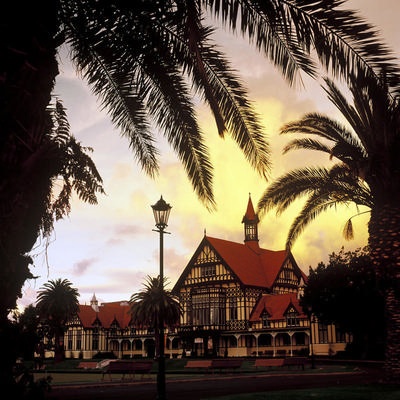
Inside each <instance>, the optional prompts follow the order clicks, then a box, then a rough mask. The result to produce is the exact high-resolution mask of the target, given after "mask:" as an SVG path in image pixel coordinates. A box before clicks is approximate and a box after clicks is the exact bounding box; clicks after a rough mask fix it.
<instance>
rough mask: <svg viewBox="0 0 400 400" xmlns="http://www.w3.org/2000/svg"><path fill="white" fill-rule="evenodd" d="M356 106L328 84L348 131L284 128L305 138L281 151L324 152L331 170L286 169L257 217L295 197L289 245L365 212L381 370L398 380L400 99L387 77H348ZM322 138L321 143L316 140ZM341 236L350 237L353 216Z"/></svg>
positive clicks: (315, 123) (336, 126)
mask: <svg viewBox="0 0 400 400" xmlns="http://www.w3.org/2000/svg"><path fill="white" fill-rule="evenodd" d="M351 82H352V83H351V84H350V85H349V89H350V92H351V94H352V98H353V104H351V103H350V102H348V100H347V99H346V96H345V95H344V94H342V93H341V92H340V90H339V89H338V87H337V86H336V85H335V84H334V83H333V82H332V81H331V80H329V79H326V88H325V90H326V92H327V94H328V97H329V99H330V100H331V101H332V102H333V104H334V105H335V106H336V107H337V108H338V110H339V111H340V112H341V113H342V114H343V116H344V117H345V118H346V120H347V121H348V123H349V127H347V126H344V125H343V124H340V123H338V122H336V121H334V120H332V119H331V118H329V117H327V116H323V115H320V114H317V113H310V114H307V115H305V116H304V117H303V118H302V119H300V120H299V121H295V122H292V123H289V124H287V125H286V126H284V127H283V128H282V130H281V132H282V133H283V134H298V133H300V134H302V135H303V134H306V135H307V136H306V137H302V138H299V139H294V140H293V141H291V142H290V143H289V144H288V145H287V146H286V147H285V149H284V152H287V151H290V150H293V149H307V150H315V151H321V152H324V153H327V154H328V155H329V157H330V158H331V160H332V162H333V165H332V167H330V168H319V167H307V168H303V169H298V170H295V171H291V172H288V173H287V174H285V175H283V176H281V177H280V178H278V179H277V180H276V181H275V182H273V184H271V185H270V186H269V187H268V188H267V189H266V190H265V192H264V193H263V195H262V197H261V198H260V200H259V202H258V208H259V210H260V215H262V214H263V213H265V212H266V211H268V210H270V209H273V208H275V209H276V210H277V213H282V212H284V211H285V210H286V209H287V208H288V206H289V205H290V204H292V203H293V201H295V200H296V199H299V198H304V197H305V198H306V201H305V204H304V206H303V208H302V210H301V211H300V213H299V215H298V216H297V218H296V219H295V220H294V222H293V224H292V225H291V227H290V230H289V234H288V239H287V246H288V247H290V246H291V245H292V244H293V242H294V241H295V240H296V239H297V238H298V236H299V235H300V233H301V232H302V231H303V230H304V228H305V227H306V226H307V224H308V223H309V222H311V221H312V220H314V219H315V218H316V217H317V216H318V215H320V214H321V213H322V212H323V211H326V210H328V209H331V208H332V207H336V206H337V205H340V204H348V203H355V204H356V205H357V206H364V207H367V208H368V210H369V212H370V220H369V223H368V233H369V239H368V245H369V248H370V256H371V259H372V262H373V265H374V267H375V269H376V272H377V275H378V278H379V282H380V285H381V289H382V291H383V294H384V298H385V323H386V349H385V371H386V377H387V380H388V381H391V382H400V370H399V369H398V367H397V366H398V360H399V359H400V346H399V343H400V246H399V243H400V159H399V157H398V155H399V154H400V101H399V100H400V98H399V94H397V93H395V91H391V89H392V88H391V86H390V85H389V83H387V84H384V82H385V79H384V77H383V78H382V79H381V80H380V81H378V80H376V79H373V78H371V77H369V78H368V77H363V76H362V75H359V76H353V77H352V81H351ZM319 139H322V140H319ZM344 233H345V236H347V237H351V236H352V225H351V219H350V220H349V221H347V223H346V228H345V232H344Z"/></svg>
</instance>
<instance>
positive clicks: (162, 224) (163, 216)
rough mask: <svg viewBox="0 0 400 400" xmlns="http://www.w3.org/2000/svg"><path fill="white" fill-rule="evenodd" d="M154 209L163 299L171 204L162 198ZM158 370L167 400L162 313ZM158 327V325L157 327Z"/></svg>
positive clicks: (159, 388) (162, 394)
mask: <svg viewBox="0 0 400 400" xmlns="http://www.w3.org/2000/svg"><path fill="white" fill-rule="evenodd" d="M151 207H152V209H153V214H154V219H155V221H156V227H157V229H153V230H154V231H155V232H159V233H160V289H161V299H162V297H163V296H162V294H163V292H164V233H168V232H165V228H166V227H167V226H168V218H169V213H170V211H171V208H172V207H171V206H170V205H169V204H168V203H166V202H165V200H164V199H163V198H162V196H161V198H160V200H158V201H157V203H156V204H154V205H153V206H151ZM158 323H159V326H158V332H159V338H158V371H157V399H158V400H165V399H166V394H165V355H164V315H163V313H162V310H161V313H160V315H159V316H158ZM156 329H157V327H156Z"/></svg>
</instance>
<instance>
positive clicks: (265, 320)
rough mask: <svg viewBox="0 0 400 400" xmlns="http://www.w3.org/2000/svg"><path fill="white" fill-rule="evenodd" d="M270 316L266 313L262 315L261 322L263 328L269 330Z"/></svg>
mask: <svg viewBox="0 0 400 400" xmlns="http://www.w3.org/2000/svg"><path fill="white" fill-rule="evenodd" d="M268 318H269V315H268V313H266V312H264V313H263V314H262V315H261V322H262V327H263V328H269V326H270V325H269V319H268Z"/></svg>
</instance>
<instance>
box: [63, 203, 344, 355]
mask: <svg viewBox="0 0 400 400" xmlns="http://www.w3.org/2000/svg"><path fill="white" fill-rule="evenodd" d="M242 223H243V226H244V242H243V243H236V242H231V241H228V240H223V239H219V238H214V237H210V236H207V235H206V234H204V237H203V239H202V240H201V242H200V244H199V246H198V247H197V249H196V250H195V252H194V254H193V256H192V258H191V259H190V261H189V262H188V264H187V266H186V267H185V269H184V270H183V272H182V274H181V276H180V277H179V279H178V280H177V282H176V284H175V286H174V287H173V289H172V293H173V294H174V295H176V296H177V297H178V298H179V302H180V304H181V306H182V310H183V313H182V316H181V320H180V323H179V324H178V325H177V326H174V327H166V329H165V354H166V356H167V357H171V358H172V357H182V356H194V357H252V356H262V357H291V356H298V355H303V356H307V355H311V354H313V355H319V356H320V355H334V354H336V353H337V352H338V351H343V350H344V349H345V346H346V344H347V343H348V342H350V341H351V336H350V335H348V334H346V333H345V332H341V331H340V330H339V329H338V328H337V327H335V326H334V325H325V324H321V323H319V322H318V321H317V320H316V318H314V317H313V316H312V315H311V314H310V313H305V312H304V310H302V307H301V306H300V304H299V298H300V296H301V294H302V290H303V288H304V284H305V283H306V281H307V276H306V275H305V274H304V272H302V270H301V269H300V268H299V266H298V265H297V263H296V261H295V259H294V257H293V254H292V253H291V251H289V250H278V251H274V250H267V249H263V248H261V247H259V239H258V223H259V219H258V216H257V214H256V213H255V211H254V207H253V204H252V200H251V197H249V200H248V204H247V209H246V212H245V215H244V217H243V219H242ZM129 310H130V305H129V303H128V302H127V301H121V302H111V303H102V304H98V301H97V299H96V296H95V295H93V298H92V300H91V303H90V305H80V310H79V312H78V314H77V315H76V317H75V318H74V319H73V320H71V321H69V322H68V324H67V330H66V332H65V335H64V346H65V355H66V357H69V358H78V357H80V358H83V359H90V358H93V356H95V355H96V354H98V353H110V352H112V353H114V355H115V356H116V357H118V358H142V357H154V356H155V355H156V354H155V353H156V351H155V337H154V331H153V330H152V329H151V328H149V329H143V328H140V327H138V326H137V325H136V324H135V321H133V320H132V318H131V315H130V313H129Z"/></svg>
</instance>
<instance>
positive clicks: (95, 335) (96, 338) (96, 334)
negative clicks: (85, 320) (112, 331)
mask: <svg viewBox="0 0 400 400" xmlns="http://www.w3.org/2000/svg"><path fill="white" fill-rule="evenodd" d="M92 349H93V350H98V349H99V329H98V328H94V329H93V336H92Z"/></svg>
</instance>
